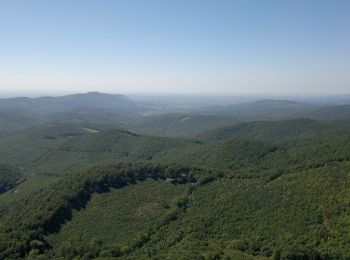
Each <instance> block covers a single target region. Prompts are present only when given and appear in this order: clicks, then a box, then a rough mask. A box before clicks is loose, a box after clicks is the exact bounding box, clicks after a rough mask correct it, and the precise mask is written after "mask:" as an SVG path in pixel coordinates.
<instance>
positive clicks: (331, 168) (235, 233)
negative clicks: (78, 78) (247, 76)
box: [0, 96, 350, 259]
mask: <svg viewBox="0 0 350 260" xmlns="http://www.w3.org/2000/svg"><path fill="white" fill-rule="evenodd" d="M101 98H107V97H104V96H102V97H101ZM117 98H118V99H119V98H120V97H117ZM107 101H108V98H107V100H106V102H107ZM124 101H125V102H126V103H128V102H130V101H129V100H124ZM28 102H29V101H28ZM41 102H43V101H41ZM67 102H68V101H67ZM59 104H60V103H59ZM59 104H58V105H56V108H55V109H56V110H55V111H57V113H61V112H62V111H61V112H59V110H60V108H61V105H59ZM93 104H94V103H93ZM288 104H289V106H297V107H298V109H300V105H298V104H294V103H288ZM107 105H108V103H107V104H106V106H107ZM257 105H259V107H261V106H262V105H264V106H265V105H266V102H264V103H263V104H260V103H258V104H257ZM278 105H279V106H280V105H281V103H280V102H279V103H278ZM108 106H111V105H108ZM73 108H74V107H73ZM107 108H108V109H111V107H105V108H103V109H107ZM243 108H244V109H246V106H243V107H242V109H243ZM74 109H76V108H74ZM98 109H100V108H98ZM138 109H139V108H138ZM128 111H129V110H128ZM133 113H137V110H136V111H134V112H133ZM70 115H71V116H72V117H71V119H72V120H56V121H55V122H50V123H47V122H46V123H43V124H41V125H36V126H31V127H30V128H28V129H24V128H23V129H21V130H18V129H17V130H16V131H12V132H11V134H6V135H4V136H2V137H1V138H0V165H1V166H0V193H1V194H0V259H19V258H29V259H96V258H97V259H114V258H120V259H349V258H350V228H349V227H350V211H349V210H350V207H349V205H350V189H349V186H350V141H349V140H350V138H349V137H350V129H349V128H348V126H349V123H348V122H347V121H333V122H330V121H324V120H323V121H315V120H312V119H305V118H302V119H288V120H278V121H266V120H265V121H263V120H260V121H252V122H242V123H239V122H235V123H233V124H229V121H226V119H227V117H218V118H216V119H217V120H218V121H217V122H219V121H220V120H222V121H221V122H222V124H221V123H219V124H217V127H216V128H215V129H210V128H211V127H212V126H214V125H215V124H216V123H215V122H216V121H215V120H214V118H215V116H196V115H193V119H191V118H188V119H186V120H185V122H187V123H188V124H187V126H189V128H186V127H187V126H186V127H185V126H183V127H181V128H179V130H176V129H177V128H176V127H177V124H176V121H177V120H181V119H183V116H182V115H179V117H176V116H174V115H172V116H170V117H169V118H168V119H167V120H168V122H169V123H168V124H165V126H164V127H166V130H164V131H163V132H160V131H159V129H160V128H159V127H161V125H162V124H161V123H159V124H158V125H154V128H153V130H152V128H151V126H152V125H153V124H150V125H149V126H150V127H146V121H143V122H142V124H141V123H140V124H139V126H141V125H143V128H142V129H141V128H139V130H140V131H137V128H136V124H133V126H132V127H131V128H130V129H132V131H131V130H127V128H124V129H121V128H116V127H115V126H114V125H111V124H108V125H107V124H104V123H103V121H102V120H101V121H100V122H97V121H95V122H93V121H90V122H85V123H84V122H83V121H79V120H77V118H76V117H74V116H73V115H72V114H70ZM92 115H93V117H94V115H95V114H92ZM84 117H88V116H87V115H84ZM162 117H166V115H163V116H152V118H153V119H152V120H155V118H160V120H162ZM80 118H82V117H80ZM66 119H67V118H66ZM128 120H131V119H128ZM144 120H147V119H145V118H144ZM174 120H175V121H174ZM191 120H194V121H193V123H191V124H190V121H191ZM196 120H197V121H196ZM206 120H208V121H207V125H206V126H205V125H204V124H201V121H206ZM230 120H231V119H230ZM151 122H152V121H151ZM232 122H233V121H232ZM196 124H198V125H201V126H203V127H204V128H206V127H208V129H209V130H208V131H204V130H203V129H202V128H201V129H202V130H203V131H202V132H201V131H200V130H198V129H197V130H195V131H194V130H193V128H195V126H196ZM126 125H127V124H124V126H126ZM209 126H210V127H209ZM172 127H173V128H174V129H173V130H174V132H176V131H184V132H183V133H185V132H186V133H188V135H187V137H186V138H184V137H174V136H172V137H164V136H157V134H158V135H171V134H170V133H171V131H170V129H171V128H172ZM146 128H147V129H146ZM144 131H149V133H150V134H152V135H145V134H143V132H144ZM152 131H154V132H152ZM197 132H198V133H199V134H198V135H196V134H195V133H197ZM174 135H175V136H178V135H177V134H174Z"/></svg>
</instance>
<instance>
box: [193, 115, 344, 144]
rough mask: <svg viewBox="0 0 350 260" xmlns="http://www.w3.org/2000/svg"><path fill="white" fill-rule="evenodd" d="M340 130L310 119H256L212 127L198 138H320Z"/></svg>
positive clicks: (275, 139) (271, 139)
mask: <svg viewBox="0 0 350 260" xmlns="http://www.w3.org/2000/svg"><path fill="white" fill-rule="evenodd" d="M345 132H346V130H341V129H340V128H339V127H334V125H330V124H326V123H322V122H318V121H314V120H310V119H294V120H285V121H274V122H271V121H257V122H249V123H242V124H237V125H233V126H227V127H223V128H218V129H214V130H211V131H208V132H205V133H202V134H200V135H199V136H198V138H199V139H200V140H202V141H205V142H212V141H218V140H224V139H229V138H232V137H244V138H254V139H260V140H267V141H282V140H288V139H298V138H304V139H305V138H321V137H322V136H323V137H328V136H329V134H334V135H336V134H337V135H341V134H342V133H343V134H344V133H345Z"/></svg>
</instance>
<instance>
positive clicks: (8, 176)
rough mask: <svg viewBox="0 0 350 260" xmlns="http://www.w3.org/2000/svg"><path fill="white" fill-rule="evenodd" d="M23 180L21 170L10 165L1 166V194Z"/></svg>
mask: <svg viewBox="0 0 350 260" xmlns="http://www.w3.org/2000/svg"><path fill="white" fill-rule="evenodd" d="M22 178H23V175H22V172H21V171H20V169H17V168H15V167H12V166H10V165H0V194H1V193H3V192H5V191H8V190H10V189H12V188H13V187H15V186H16V185H17V184H18V183H19V181H21V180H22Z"/></svg>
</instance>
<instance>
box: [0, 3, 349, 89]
mask: <svg viewBox="0 0 350 260" xmlns="http://www.w3.org/2000/svg"><path fill="white" fill-rule="evenodd" d="M349 14H350V1H347V0H343V1H342V0H279V1H277V0H275V1H272V0H264V1H262V0H255V1H254V0H241V1H235V0H210V1H209V0H176V1H172V0H95V1H91V0H81V1H80V0H56V1H55V0H43V1H36V0H22V1H18V0H0V91H1V92H6V91H24V92H29V91H37V92H38V91H39V92H44V91H46V92H57V91H60V92H85V91H93V90H96V91H105V92H114V93H117V92H120V93H135V92H142V93H155V92H162V93H200V94H203V93H218V94H223V93H229V94H251V93H257V94H261V93H274V94H276V93H277V94H279V93H281V94H288V93H291V94H304V93H305V94H328V93H334V94H336V93H350V84H349V83H350V15H349Z"/></svg>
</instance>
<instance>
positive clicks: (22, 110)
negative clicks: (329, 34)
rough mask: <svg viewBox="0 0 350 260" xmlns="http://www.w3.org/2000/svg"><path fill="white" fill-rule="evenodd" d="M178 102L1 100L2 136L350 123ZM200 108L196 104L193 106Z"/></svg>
mask: <svg viewBox="0 0 350 260" xmlns="http://www.w3.org/2000/svg"><path fill="white" fill-rule="evenodd" d="M186 102H187V105H186V106H185V107H187V108H184V106H183V105H181V103H178V106H179V107H178V108H179V109H178V111H184V112H174V110H175V111H176V107H174V105H172V106H171V108H169V107H168V106H167V105H166V104H164V102H163V100H161V98H160V99H159V100H157V98H153V99H152V102H151V103H150V102H148V103H145V102H142V101H138V100H135V99H131V98H129V97H126V96H123V95H111V94H105V93H99V92H89V93H85V94H74V95H67V96H60V97H39V98H26V97H19V98H10V99H0V136H1V135H2V136H3V135H7V134H9V133H12V132H13V131H17V130H21V129H27V128H30V127H33V126H38V125H42V124H47V123H70V124H76V125H77V124H78V125H84V126H90V127H98V126H103V127H104V128H106V127H107V126H111V127H119V128H123V129H131V130H133V131H135V132H140V133H144V134H157V135H163V136H195V135H197V134H200V133H202V132H204V131H207V130H210V129H214V128H218V127H223V126H229V125H233V124H237V123H240V122H249V121H260V120H269V121H270V120H287V119H297V118H309V119H316V120H325V121H342V123H343V122H344V121H346V122H347V121H349V119H350V105H349V104H337V105H324V104H323V105H316V104H315V103H312V102H310V103H302V102H296V101H292V100H275V99H265V100H259V101H254V102H245V103H238V104H233V105H226V106H220V105H216V106H207V107H204V106H202V107H197V106H190V105H188V104H189V103H188V102H189V100H188V99H186ZM193 102H194V103H195V100H194V101H193Z"/></svg>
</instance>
